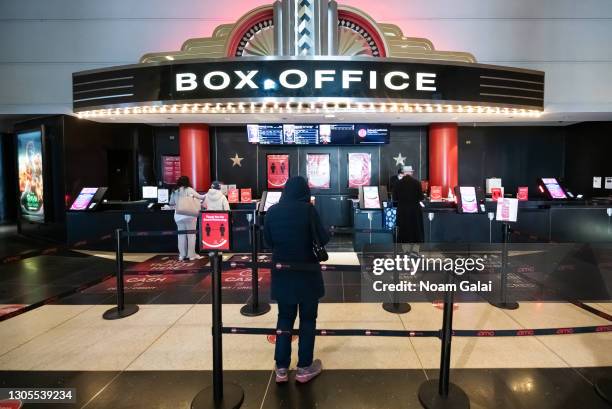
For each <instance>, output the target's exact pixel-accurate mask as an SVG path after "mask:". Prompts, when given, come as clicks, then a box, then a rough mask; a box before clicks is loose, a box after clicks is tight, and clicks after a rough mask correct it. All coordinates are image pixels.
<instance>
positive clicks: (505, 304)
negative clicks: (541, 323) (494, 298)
mask: <svg viewBox="0 0 612 409" xmlns="http://www.w3.org/2000/svg"><path fill="white" fill-rule="evenodd" d="M509 242H510V226H508V223H502V260H501V264H502V265H501V273H500V274H501V276H500V283H499V285H500V291H501V300H500V301H499V302H491V303H490V304H491V305H493V306H495V307H497V308H501V309H504V310H516V309H518V307H519V304H518V303H517V302H514V301H508V243H509Z"/></svg>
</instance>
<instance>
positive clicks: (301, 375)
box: [295, 359, 323, 383]
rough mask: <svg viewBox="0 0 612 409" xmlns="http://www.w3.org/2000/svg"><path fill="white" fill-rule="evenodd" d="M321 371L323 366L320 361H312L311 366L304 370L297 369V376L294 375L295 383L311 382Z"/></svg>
mask: <svg viewBox="0 0 612 409" xmlns="http://www.w3.org/2000/svg"><path fill="white" fill-rule="evenodd" d="M322 370H323V364H322V363H321V360H320V359H315V360H314V361H312V365H310V366H307V367H305V368H300V367H298V369H297V374H296V375H295V380H296V382H299V383H306V382H309V381H311V380H313V379H314V378H315V377H317V375H319V374H320V373H321V371H322Z"/></svg>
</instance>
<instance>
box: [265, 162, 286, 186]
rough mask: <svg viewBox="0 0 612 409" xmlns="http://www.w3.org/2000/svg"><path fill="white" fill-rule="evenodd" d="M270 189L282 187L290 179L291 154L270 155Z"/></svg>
mask: <svg viewBox="0 0 612 409" xmlns="http://www.w3.org/2000/svg"><path fill="white" fill-rule="evenodd" d="M266 159H267V162H268V164H267V167H268V189H282V188H284V187H285V183H287V179H289V155H268V156H267V157H266Z"/></svg>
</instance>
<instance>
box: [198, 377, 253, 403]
mask: <svg viewBox="0 0 612 409" xmlns="http://www.w3.org/2000/svg"><path fill="white" fill-rule="evenodd" d="M243 401H244V391H243V390H242V388H241V387H240V386H239V385H236V384H235V383H227V382H223V399H221V400H220V401H219V402H215V399H214V398H213V387H212V385H211V386H209V387H208V388H205V389H202V390H201V391H200V392H198V394H197V395H196V397H195V398H193V401H192V402H191V409H209V408H213V409H238V408H239V407H240V406H242V402H243Z"/></svg>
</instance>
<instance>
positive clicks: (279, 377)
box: [274, 368, 289, 383]
mask: <svg viewBox="0 0 612 409" xmlns="http://www.w3.org/2000/svg"><path fill="white" fill-rule="evenodd" d="M274 372H276V383H285V382H287V381H288V380H289V369H287V368H275V369H274Z"/></svg>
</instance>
